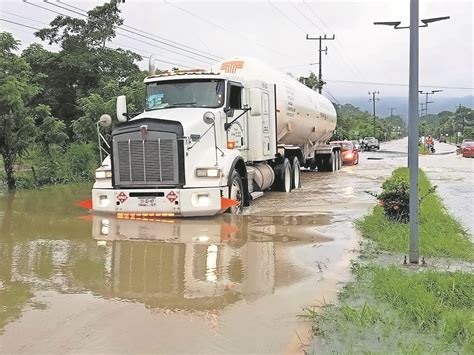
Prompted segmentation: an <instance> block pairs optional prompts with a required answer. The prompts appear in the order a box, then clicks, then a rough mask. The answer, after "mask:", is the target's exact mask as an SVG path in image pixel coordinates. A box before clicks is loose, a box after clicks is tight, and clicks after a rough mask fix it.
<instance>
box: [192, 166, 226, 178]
mask: <svg viewBox="0 0 474 355" xmlns="http://www.w3.org/2000/svg"><path fill="white" fill-rule="evenodd" d="M196 176H197V177H210V178H218V177H220V176H221V169H219V168H197V169H196Z"/></svg>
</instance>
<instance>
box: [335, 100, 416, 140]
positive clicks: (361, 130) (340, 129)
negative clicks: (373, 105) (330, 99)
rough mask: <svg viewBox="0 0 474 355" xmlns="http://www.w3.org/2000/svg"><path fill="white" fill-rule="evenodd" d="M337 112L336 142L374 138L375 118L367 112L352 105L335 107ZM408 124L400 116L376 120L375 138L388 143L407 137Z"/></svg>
mask: <svg viewBox="0 0 474 355" xmlns="http://www.w3.org/2000/svg"><path fill="white" fill-rule="evenodd" d="M335 106H336V111H337V130H336V133H335V135H334V137H333V139H334V140H340V139H350V140H352V139H359V138H363V137H373V136H374V118H373V116H372V115H371V114H370V113H368V112H367V111H361V110H360V109H359V108H357V107H355V106H352V105H350V104H346V105H335ZM407 132H408V131H407V128H406V122H405V121H404V120H403V119H402V118H401V117H400V116H397V115H395V116H392V117H386V118H379V117H376V118H375V138H377V139H378V140H379V141H386V140H391V139H396V138H401V137H404V136H406V135H407Z"/></svg>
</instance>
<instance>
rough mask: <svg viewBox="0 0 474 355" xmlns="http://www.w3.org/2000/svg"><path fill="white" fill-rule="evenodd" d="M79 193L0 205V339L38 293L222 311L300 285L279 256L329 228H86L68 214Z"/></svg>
mask: <svg viewBox="0 0 474 355" xmlns="http://www.w3.org/2000/svg"><path fill="white" fill-rule="evenodd" d="M88 193H89V186H83V187H81V186H80V187H56V188H54V189H45V190H42V191H31V192H22V193H18V194H16V195H8V196H7V197H5V196H3V197H0V212H1V214H0V215H1V216H2V218H1V220H0V223H1V225H0V231H1V235H0V332H1V330H2V329H3V328H4V326H5V325H6V324H7V323H8V322H11V321H13V320H15V319H17V318H18V317H19V316H20V315H21V313H22V311H27V310H29V309H31V308H34V307H35V305H34V303H33V301H34V294H35V292H39V291H51V290H53V291H56V292H59V293H62V294H79V293H84V292H92V293H93V294H94V295H96V296H100V297H102V298H104V299H109V300H113V301H114V302H115V301H120V300H129V301H134V302H140V303H143V304H145V305H146V306H147V307H149V308H160V309H164V310H170V309H172V310H175V311H187V312H195V311H210V312H214V311H216V310H222V309H224V308H225V307H226V306H227V305H230V304H234V303H236V302H238V301H239V300H253V299H256V298H259V297H261V296H262V295H265V294H271V293H273V292H274V290H275V288H278V287H283V286H286V285H289V284H292V283H295V282H297V281H298V280H301V279H302V278H304V277H306V276H307V271H306V270H305V269H304V268H301V267H299V266H298V265H296V264H294V262H293V261H292V260H290V258H289V257H288V255H287V253H288V247H290V246H296V245H300V244H307V243H314V242H327V241H329V239H328V238H325V237H321V236H318V235H317V234H316V232H315V228H314V226H315V225H327V224H329V221H330V218H329V217H328V216H327V215H324V214H322V215H311V216H300V217H289V216H277V217H262V216H258V217H255V216H230V215H224V216H219V217H217V218H207V219H175V220H159V221H137V220H119V219H115V218H110V217H106V216H103V217H102V216H93V218H92V221H88V220H84V219H81V218H78V217H79V215H80V213H82V211H81V210H80V209H79V208H76V207H75V200H79V199H81V197H84V198H85V197H86V196H87V194H88ZM91 231H92V237H91ZM290 269H291V272H289V270H290Z"/></svg>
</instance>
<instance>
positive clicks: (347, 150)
mask: <svg viewBox="0 0 474 355" xmlns="http://www.w3.org/2000/svg"><path fill="white" fill-rule="evenodd" d="M330 143H331V144H338V145H340V146H341V148H342V164H344V165H357V164H359V150H358V149H356V148H355V147H354V144H353V143H352V142H351V141H333V142H330Z"/></svg>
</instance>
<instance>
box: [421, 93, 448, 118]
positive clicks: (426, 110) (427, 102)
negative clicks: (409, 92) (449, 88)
mask: <svg viewBox="0 0 474 355" xmlns="http://www.w3.org/2000/svg"><path fill="white" fill-rule="evenodd" d="M441 91H443V90H431V92H428V91H426V92H424V91H422V90H419V91H418V92H419V93H420V94H421V95H426V96H425V116H427V115H428V104H432V103H433V102H434V101H428V95H433V94H436V93H437V92H441ZM421 115H423V112H421Z"/></svg>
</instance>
